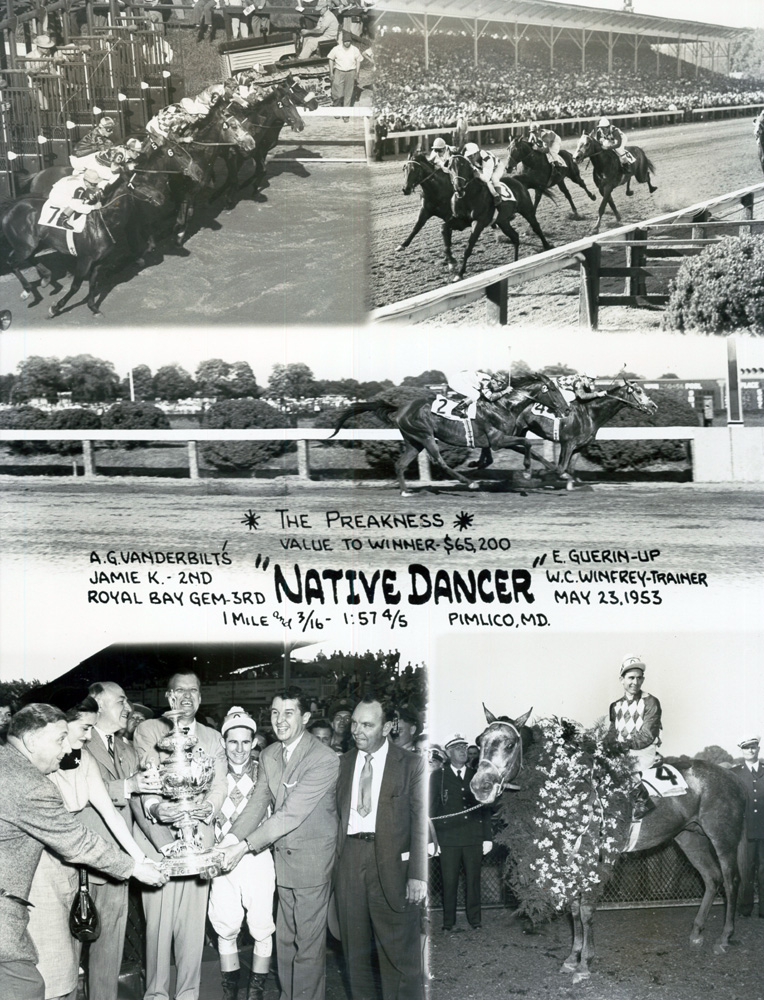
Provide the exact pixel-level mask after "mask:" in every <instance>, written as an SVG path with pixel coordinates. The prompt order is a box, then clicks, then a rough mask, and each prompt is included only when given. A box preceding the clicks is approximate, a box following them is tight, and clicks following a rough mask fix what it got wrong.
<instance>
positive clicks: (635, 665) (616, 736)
mask: <svg viewBox="0 0 764 1000" xmlns="http://www.w3.org/2000/svg"><path fill="white" fill-rule="evenodd" d="M620 677H621V684H622V686H623V691H624V693H623V697H622V698H619V699H618V701H614V702H613V703H612V705H611V706H610V712H609V718H610V729H609V732H608V737H609V739H610V740H612V741H613V742H615V743H619V744H621V746H623V747H624V748H626V749H627V750H628V751H629V753H630V755H631V757H632V758H633V759H634V761H635V762H636V764H637V769H638V770H639V772H640V774H641V775H644V774H645V772H646V771H647V769H648V768H650V767H654V766H655V765H656V764H657V763H658V761H659V759H660V753H659V751H658V747H659V746H660V745H661V739H660V731H661V728H662V726H661V703H660V702H659V701H658V699H657V698H655V697H654V696H653V695H651V694H648V693H647V692H646V691H643V690H642V684H643V682H644V679H645V664H644V663H643V662H642V658H641V657H640V656H627V657H625V658H624V660H623V662H622V663H621V672H620ZM654 808H655V805H654V803H653V802H652V801H651V799H650V795H649V793H648V791H647V789H646V788H645V786H644V785H643V784H642V783H641V782H640V784H639V785H638V786H637V788H636V790H635V792H634V812H633V818H634V819H635V820H638V819H642V817H643V816H646V815H647V813H649V812H651V811H652V810H653V809H654Z"/></svg>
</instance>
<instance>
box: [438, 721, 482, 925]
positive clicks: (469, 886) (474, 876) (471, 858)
mask: <svg viewBox="0 0 764 1000" xmlns="http://www.w3.org/2000/svg"><path fill="white" fill-rule="evenodd" d="M467 747H468V742H467V739H466V737H464V736H462V734H461V733H454V734H453V736H450V737H449V738H448V739H447V740H446V743H445V751H446V753H447V755H448V760H449V762H448V764H446V765H445V766H444V767H443V768H442V770H440V771H437V772H435V773H434V774H433V775H432V776H431V778H430V817H431V819H432V820H433V822H434V823H435V832H436V833H437V835H438V843H439V844H440V870H441V872H442V875H443V930H444V931H452V930H453V929H454V926H455V924H456V893H457V889H458V886H459V872H460V870H461V867H462V865H464V891H465V897H466V911H467V922H468V923H469V925H470V927H472V928H473V930H479V929H480V925H481V923H482V915H481V899H480V868H481V864H482V856H483V855H484V854H487V853H488V852H489V851H490V850H491V848H492V847H493V842H492V840H493V834H492V832H491V812H490V810H489V809H486V808H482V809H475V808H474V807H475V806H476V805H477V804H478V803H477V799H476V798H475V796H474V795H473V794H472V791H471V789H470V781H471V780H472V778H473V777H474V774H475V769H474V768H472V767H470V766H469V765H468V764H467ZM467 810H470V811H469V812H468V811H467ZM454 813H456V814H457V815H453V814H454ZM446 816H447V817H449V818H448V819H446V818H445V817H446ZM438 817H444V818H443V819H441V820H440V821H438Z"/></svg>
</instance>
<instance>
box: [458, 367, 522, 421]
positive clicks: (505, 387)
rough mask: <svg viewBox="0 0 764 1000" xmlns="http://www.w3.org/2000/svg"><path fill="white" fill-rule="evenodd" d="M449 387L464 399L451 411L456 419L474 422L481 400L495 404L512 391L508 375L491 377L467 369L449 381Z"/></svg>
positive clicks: (488, 373)
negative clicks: (462, 418) (466, 419)
mask: <svg viewBox="0 0 764 1000" xmlns="http://www.w3.org/2000/svg"><path fill="white" fill-rule="evenodd" d="M448 386H449V388H450V389H451V391H452V392H453V393H456V394H457V395H459V396H463V397H464V398H463V399H462V400H461V401H460V402H459V403H457V405H456V406H455V407H454V408H453V410H452V411H451V412H452V413H453V414H454V416H456V417H464V418H469V419H470V420H474V418H475V417H476V416H477V404H478V401H479V400H481V399H485V400H486V401H487V402H489V403H495V402H496V401H497V400H499V399H501V397H502V396H506V395H507V393H509V392H511V391H512V386H511V385H510V384H509V377H508V376H507V375H502V374H500V373H499V374H496V375H491V374H490V372H484V371H480V370H477V371H475V370H472V369H469V368H468V369H465V370H464V371H460V372H457V373H456V374H455V375H453V376H452V377H451V378H449V380H448Z"/></svg>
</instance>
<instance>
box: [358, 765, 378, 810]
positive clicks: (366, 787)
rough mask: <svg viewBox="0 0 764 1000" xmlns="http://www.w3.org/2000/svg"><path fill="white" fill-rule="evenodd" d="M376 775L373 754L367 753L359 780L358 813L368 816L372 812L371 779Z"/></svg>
mask: <svg viewBox="0 0 764 1000" xmlns="http://www.w3.org/2000/svg"><path fill="white" fill-rule="evenodd" d="M373 776H374V769H373V768H372V766H371V754H370V753H367V754H366V763H365V764H364V765H363V770H362V771H361V780H360V781H359V782H358V815H359V816H368V815H369V813H370V812H371V780H372V777H373Z"/></svg>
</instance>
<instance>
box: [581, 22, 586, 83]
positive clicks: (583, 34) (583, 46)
mask: <svg viewBox="0 0 764 1000" xmlns="http://www.w3.org/2000/svg"><path fill="white" fill-rule="evenodd" d="M581 72H582V73H585V72H586V28H582V29H581Z"/></svg>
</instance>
